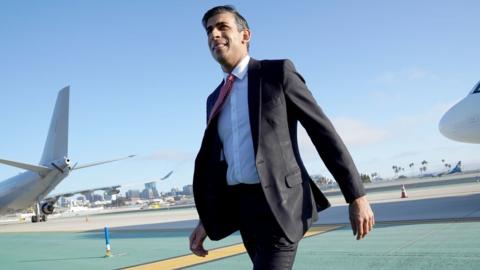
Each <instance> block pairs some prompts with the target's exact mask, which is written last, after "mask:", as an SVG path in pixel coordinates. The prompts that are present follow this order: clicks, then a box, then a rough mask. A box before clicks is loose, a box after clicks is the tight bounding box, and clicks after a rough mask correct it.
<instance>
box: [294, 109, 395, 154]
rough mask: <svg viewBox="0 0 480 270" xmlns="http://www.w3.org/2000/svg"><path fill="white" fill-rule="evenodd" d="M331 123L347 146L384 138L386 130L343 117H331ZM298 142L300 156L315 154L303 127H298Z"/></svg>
mask: <svg viewBox="0 0 480 270" xmlns="http://www.w3.org/2000/svg"><path fill="white" fill-rule="evenodd" d="M332 122H333V125H334V126H335V129H336V130H337V132H338V134H339V135H340V137H341V138H342V140H343V141H344V143H345V144H346V145H347V147H356V146H364V145H370V144H374V143H377V142H379V141H382V140H384V139H385V138H386V137H387V135H388V132H387V131H386V130H382V129H379V128H376V127H373V126H371V125H369V124H367V123H364V122H361V121H358V120H355V119H351V118H345V117H339V118H334V119H332ZM298 143H299V148H300V151H301V153H302V156H305V157H307V158H311V157H312V156H316V150H315V147H314V146H313V144H312V142H311V140H310V137H308V134H307V132H306V131H305V129H303V128H302V127H300V128H299V129H298Z"/></svg>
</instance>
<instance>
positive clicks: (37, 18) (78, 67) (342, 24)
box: [0, 0, 480, 192]
mask: <svg viewBox="0 0 480 270" xmlns="http://www.w3.org/2000/svg"><path fill="white" fill-rule="evenodd" d="M217 4H225V2H220V1H2V2H0V37H1V42H0V115H1V117H0V127H1V128H2V132H1V135H0V158H5V159H13V160H18V161H23V162H30V163H37V162H38V160H39V159H40V155H41V152H42V149H43V144H44V141H45V137H46V133H47V129H48V124H49V121H50V117H51V114H52V111H53V106H54V102H55V98H56V94H57V92H58V90H59V89H61V88H62V87H64V86H66V85H70V86H71V94H70V98H71V100H70V149H69V155H70V158H71V159H72V160H73V161H74V162H77V161H78V162H79V163H84V162H90V161H96V160H103V159H109V158H113V157H118V156H123V155H128V154H137V155H139V156H138V157H137V158H135V159H132V160H129V161H124V162H119V163H114V164H109V165H104V166H98V167H94V168H88V169H85V170H79V171H74V172H73V173H72V175H71V176H70V177H69V178H67V179H66V180H64V181H63V182H62V183H61V184H60V185H59V186H58V187H57V189H56V192H63V191H71V190H77V189H82V188H90V187H96V186H103V185H109V184H117V183H137V182H138V183H140V182H142V181H147V180H152V179H158V178H159V177H161V176H163V175H164V174H166V173H167V172H168V171H169V170H171V169H175V173H174V174H173V175H172V176H171V178H170V179H169V180H167V181H164V182H162V183H160V184H159V185H158V187H159V189H161V190H168V189H170V188H171V187H182V186H183V185H186V184H189V183H191V179H192V170H193V160H194V158H195V155H196V152H197V151H198V148H199V145H200V141H201V138H202V135H203V130H204V127H205V98H206V97H207V96H208V94H209V93H210V92H211V91H212V89H213V88H215V87H216V86H217V85H218V83H219V82H220V80H221V76H222V74H221V70H220V68H219V66H218V64H217V63H216V62H215V61H214V60H213V59H212V58H211V56H210V53H209V51H208V50H207V42H206V35H205V32H204V30H203V29H202V26H201V23H200V20H201V17H202V15H203V13H204V12H205V11H206V10H208V9H209V8H211V7H213V6H215V5H217ZM228 4H233V5H235V6H236V7H237V9H239V10H240V12H241V13H242V14H243V15H244V16H245V17H246V18H247V20H248V21H249V24H250V27H251V31H252V41H251V47H250V54H251V56H252V57H254V58H257V59H277V58H289V59H292V60H293V61H294V63H295V65H296V68H297V70H298V71H299V72H300V73H301V74H302V75H303V76H304V78H305V79H306V81H307V85H308V87H309V89H310V90H311V91H312V93H313V95H314V96H315V98H316V99H317V101H318V103H319V104H320V106H321V107H322V109H323V110H324V111H325V112H326V113H327V115H328V116H329V117H330V118H331V120H332V121H333V123H334V125H335V126H336V128H337V130H338V131H339V133H340V135H341V136H342V137H343V138H344V140H345V142H346V144H347V146H348V147H349V149H350V151H351V154H352V156H353V158H354V160H355V161H356V164H357V167H358V169H359V171H360V172H362V173H369V174H370V173H372V172H377V173H379V174H380V175H381V176H382V177H391V176H393V171H392V169H391V167H392V165H398V166H403V167H406V168H407V167H408V164H409V163H410V162H414V163H415V164H419V163H420V162H421V161H422V160H427V161H428V162H429V166H428V167H429V170H430V171H433V170H437V169H440V168H441V161H440V160H441V159H446V160H447V162H450V163H455V162H456V161H458V160H462V161H463V162H464V164H465V165H466V167H467V168H468V167H471V168H477V167H480V146H479V145H473V144H464V143H458V142H454V141H450V140H448V139H446V138H444V137H443V136H442V135H441V134H440V133H439V132H438V121H439V119H440V118H441V116H442V114H443V113H444V112H445V111H446V110H447V109H448V108H449V107H450V106H451V105H453V104H454V103H455V102H456V101H458V100H460V99H461V98H463V97H465V96H466V95H467V93H468V91H469V90H471V88H472V87H473V85H474V84H475V83H476V82H477V81H478V80H479V79H480V78H479V68H478V63H479V62H480V61H479V60H480V50H478V48H479V44H480V35H478V29H480V22H479V21H478V10H480V3H479V2H478V1H473V0H472V1H361V2H359V1H294V2H293V1H261V2H260V1H231V2H229V3H228ZM299 133H300V136H299V137H300V144H301V146H302V156H303V158H304V161H305V163H306V165H307V167H308V169H309V172H310V173H312V174H318V173H320V174H323V175H328V172H327V170H326V169H325V167H324V166H323V165H322V162H321V160H320V158H319V157H318V155H316V154H315V153H314V150H313V147H312V146H311V144H310V143H309V142H308V138H307V137H306V136H305V134H304V132H303V131H301V130H300V131H299ZM414 170H415V172H417V171H418V167H416V168H414ZM18 172H20V171H19V170H18V169H16V168H12V167H8V166H3V165H2V166H0V179H6V178H8V177H10V176H13V175H15V174H17V173H18ZM406 173H410V170H409V169H408V170H407V172H406Z"/></svg>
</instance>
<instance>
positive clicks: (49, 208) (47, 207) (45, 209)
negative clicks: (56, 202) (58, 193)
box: [41, 202, 55, 215]
mask: <svg viewBox="0 0 480 270" xmlns="http://www.w3.org/2000/svg"><path fill="white" fill-rule="evenodd" d="M41 209H42V213H44V214H45V215H50V214H52V213H53V210H54V209H55V207H53V204H51V203H48V202H46V203H44V204H42V207H41Z"/></svg>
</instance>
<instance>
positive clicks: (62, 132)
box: [40, 86, 70, 166]
mask: <svg viewBox="0 0 480 270" xmlns="http://www.w3.org/2000/svg"><path fill="white" fill-rule="evenodd" d="M69 97H70V86H67V87H65V88H63V89H62V90H60V92H58V96H57V101H56V103H55V110H54V111H53V115H52V119H51V121H50V128H49V130H48V135H47V140H46V142H45V147H44V149H43V154H42V158H41V159H40V165H44V166H49V164H50V163H51V162H52V161H53V160H59V159H63V158H65V157H67V156H68V111H69Z"/></svg>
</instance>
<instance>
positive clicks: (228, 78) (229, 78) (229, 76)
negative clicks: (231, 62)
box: [227, 73, 235, 82]
mask: <svg viewBox="0 0 480 270" xmlns="http://www.w3.org/2000/svg"><path fill="white" fill-rule="evenodd" d="M233 80H235V76H233V74H231V73H230V74H228V76H227V81H229V82H233Z"/></svg>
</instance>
